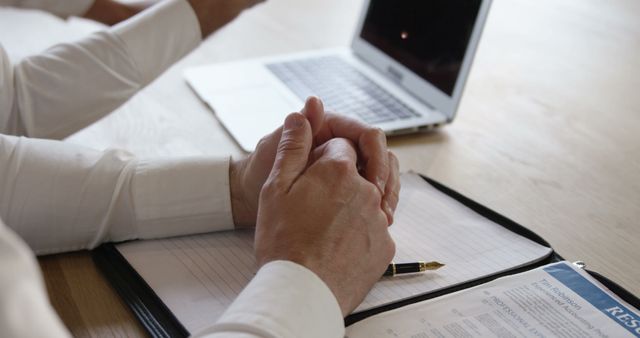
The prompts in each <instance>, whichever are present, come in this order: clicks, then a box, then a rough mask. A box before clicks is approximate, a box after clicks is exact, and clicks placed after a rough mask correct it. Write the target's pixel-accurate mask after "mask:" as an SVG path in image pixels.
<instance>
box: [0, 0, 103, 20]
mask: <svg viewBox="0 0 640 338" xmlns="http://www.w3.org/2000/svg"><path fill="white" fill-rule="evenodd" d="M93 2H94V0H0V6H11V7H20V8H28V9H39V10H43V11H46V12H49V13H51V14H54V15H57V16H59V17H62V18H66V17H69V16H81V15H83V14H85V13H86V12H87V11H88V10H89V8H91V5H93Z"/></svg>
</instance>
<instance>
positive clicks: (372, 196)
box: [364, 182, 382, 207]
mask: <svg viewBox="0 0 640 338" xmlns="http://www.w3.org/2000/svg"><path fill="white" fill-rule="evenodd" d="M364 193H365V194H366V195H367V196H368V197H369V201H370V203H371V204H373V205H375V206H376V207H380V203H381V202H382V195H380V190H378V187H376V186H375V185H373V184H371V183H369V182H367V183H366V184H365V188H364Z"/></svg>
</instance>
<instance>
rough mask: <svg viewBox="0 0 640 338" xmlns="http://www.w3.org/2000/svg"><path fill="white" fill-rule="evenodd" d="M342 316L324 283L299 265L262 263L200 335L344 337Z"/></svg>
mask: <svg viewBox="0 0 640 338" xmlns="http://www.w3.org/2000/svg"><path fill="white" fill-rule="evenodd" d="M344 331H345V329H344V319H343V318H342V312H341V310H340V306H339V305H338V302H337V301H336V298H335V296H334V295H333V293H332V292H331V290H330V289H329V287H328V286H327V285H326V284H325V283H324V282H323V281H322V280H321V279H320V278H319V277H318V276H317V275H316V274H315V273H313V272H312V271H311V270H309V269H307V268H305V267H303V266H302V265H299V264H296V263H293V262H288V261H275V262H270V263H268V264H266V265H264V266H263V267H262V268H261V269H260V271H258V273H257V274H256V276H255V277H254V278H253V280H252V281H251V282H250V283H249V285H247V287H246V288H245V289H244V290H243V291H242V293H240V295H239V296H238V298H237V299H236V300H235V301H234V302H233V304H231V306H230V307H229V309H227V311H226V312H225V313H224V314H223V315H222V317H221V318H220V319H219V320H218V322H217V323H216V324H215V325H214V326H213V327H211V328H210V329H209V330H207V331H205V332H203V333H201V334H200V335H202V336H204V337H218V335H217V334H221V333H224V334H230V333H236V334H239V333H248V334H254V335H256V336H260V337H262V336H264V337H283V338H288V337H291V338H294V337H312V338H316V337H317V338H329V337H336V338H341V337H344Z"/></svg>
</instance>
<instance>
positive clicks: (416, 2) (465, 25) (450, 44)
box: [360, 0, 482, 96]
mask: <svg viewBox="0 0 640 338" xmlns="http://www.w3.org/2000/svg"><path fill="white" fill-rule="evenodd" d="M481 3H482V0H371V3H370V5H369V9H368V11H367V15H366V18H365V21H364V24H363V27H362V32H361V33H360V36H361V37H362V38H363V39H364V40H366V41H367V42H369V43H370V44H372V45H373V46H375V47H376V48H378V49H380V50H381V51H383V52H384V53H386V54H387V55H389V56H390V57H392V58H393V59H395V60H396V61H398V62H399V63H401V64H403V65H404V66H405V67H407V68H409V69H410V70H411V71H413V72H414V73H416V74H417V75H419V76H420V77H422V78H423V79H425V80H426V81H428V82H430V83H431V84H433V85H434V86H435V87H437V88H438V89H440V90H441V91H442V92H444V93H446V94H447V95H449V96H451V95H452V94H453V90H454V88H455V85H456V80H457V78H458V74H459V73H460V68H461V67H462V62H463V60H464V56H465V52H466V50H467V45H468V44H469V40H470V38H471V33H472V32H473V27H474V25H475V22H476V19H477V17H478V13H479V11H480V5H481Z"/></svg>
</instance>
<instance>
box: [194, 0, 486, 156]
mask: <svg viewBox="0 0 640 338" xmlns="http://www.w3.org/2000/svg"><path fill="white" fill-rule="evenodd" d="M490 3H491V0H403V1H398V0H365V3H364V6H363V9H362V13H361V15H360V20H359V23H358V26H357V27H358V28H357V30H356V33H355V35H354V38H353V40H352V43H351V46H350V47H349V48H340V49H328V50H316V51H311V52H303V53H296V54H288V55H282V56H276V57H269V58H260V59H251V60H243V61H239V62H231V63H220V64H213V65H207V66H201V67H196V68H190V69H187V70H186V72H185V77H186V80H187V82H188V83H189V85H190V86H191V88H192V89H193V90H194V91H195V92H196V93H197V95H198V96H199V97H200V98H201V99H202V100H203V101H204V102H206V103H207V104H208V105H209V106H210V107H211V108H212V109H213V110H214V112H215V114H216V116H217V117H218V119H219V120H220V121H221V123H222V124H223V125H224V127H225V128H226V129H227V131H228V132H229V133H230V134H231V135H232V136H233V138H234V139H235V140H236V141H237V142H238V144H239V145H240V146H241V147H242V149H244V150H246V151H252V150H253V149H254V148H255V146H256V144H257V143H258V141H259V140H260V138H261V137H262V136H264V135H266V134H268V133H270V132H272V131H273V130H275V129H276V128H277V127H278V126H280V125H282V123H283V122H284V118H285V117H286V115H288V114H290V113H291V112H294V111H300V109H301V108H302V107H303V104H304V101H305V99H306V98H307V97H309V96H311V95H315V96H318V97H320V99H322V100H323V102H324V105H325V109H326V110H331V111H335V112H338V113H341V114H346V115H349V116H352V117H354V118H357V119H360V120H362V121H365V122H366V123H369V124H371V125H374V126H376V127H379V128H381V129H382V130H383V131H384V132H385V133H387V135H396V134H407V133H414V132H420V131H425V130H429V129H431V128H434V127H438V126H441V125H443V124H446V123H450V122H451V121H453V119H454V117H455V114H456V110H457V108H458V104H459V103H460V99H461V96H462V92H463V88H464V84H465V82H466V80H467V77H468V74H469V70H470V67H471V64H472V61H473V57H474V54H475V52H476V49H477V46H478V42H479V40H480V36H481V33H482V29H483V27H484V24H485V22H486V19H487V15H488V12H489V7H490Z"/></svg>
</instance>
